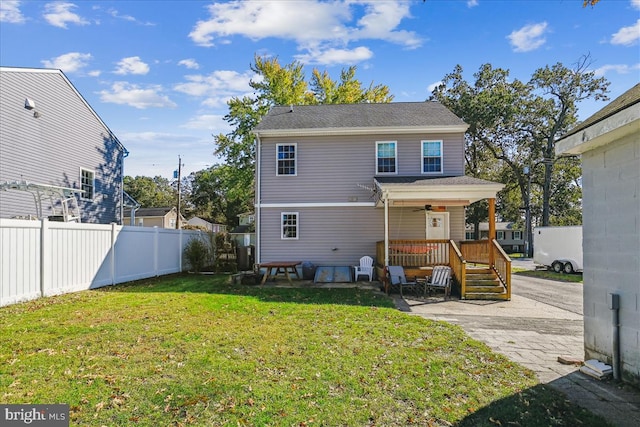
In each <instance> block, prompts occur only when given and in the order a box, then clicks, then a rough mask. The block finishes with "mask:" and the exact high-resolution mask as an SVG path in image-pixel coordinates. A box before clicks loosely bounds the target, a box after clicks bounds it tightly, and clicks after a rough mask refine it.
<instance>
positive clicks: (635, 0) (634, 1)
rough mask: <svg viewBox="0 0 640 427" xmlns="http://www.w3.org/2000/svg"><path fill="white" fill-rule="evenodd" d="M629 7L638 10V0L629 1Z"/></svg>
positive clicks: (639, 0) (639, 7)
mask: <svg viewBox="0 0 640 427" xmlns="http://www.w3.org/2000/svg"><path fill="white" fill-rule="evenodd" d="M631 6H632V7H633V8H634V9H640V0H631Z"/></svg>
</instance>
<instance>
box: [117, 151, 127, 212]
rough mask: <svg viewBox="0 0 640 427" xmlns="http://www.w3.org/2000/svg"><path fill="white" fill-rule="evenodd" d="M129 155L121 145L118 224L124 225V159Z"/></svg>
mask: <svg viewBox="0 0 640 427" xmlns="http://www.w3.org/2000/svg"><path fill="white" fill-rule="evenodd" d="M128 156H129V152H128V151H127V149H126V148H124V146H123V147H122V160H121V161H120V215H119V218H118V219H119V222H120V225H124V159H126V158H127V157H128Z"/></svg>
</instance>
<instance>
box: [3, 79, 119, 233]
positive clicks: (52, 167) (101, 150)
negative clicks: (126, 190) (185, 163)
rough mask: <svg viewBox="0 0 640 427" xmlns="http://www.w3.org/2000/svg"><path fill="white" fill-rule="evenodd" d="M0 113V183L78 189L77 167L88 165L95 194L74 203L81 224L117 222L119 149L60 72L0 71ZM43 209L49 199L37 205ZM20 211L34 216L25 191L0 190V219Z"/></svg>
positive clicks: (28, 194) (47, 208) (78, 174)
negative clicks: (29, 104) (30, 105)
mask: <svg viewBox="0 0 640 427" xmlns="http://www.w3.org/2000/svg"><path fill="white" fill-rule="evenodd" d="M25 98H30V99H32V100H34V101H35V105H36V108H35V110H31V111H29V110H27V109H25V108H24V102H25ZM34 111H37V112H38V114H39V115H40V117H38V118H35V117H34ZM0 112H1V114H0V182H5V181H22V180H25V181H28V182H32V183H39V184H50V185H56V186H62V187H74V188H80V186H81V184H80V169H81V168H84V169H88V170H91V171H93V172H94V174H95V187H94V193H95V195H94V199H93V201H84V200H80V202H79V206H80V208H81V211H82V222H92V223H110V222H119V221H120V209H119V206H120V194H121V182H122V176H121V168H120V165H121V162H122V159H123V150H122V147H121V146H120V145H119V144H118V143H117V141H115V140H114V138H113V136H111V135H110V132H109V130H108V129H107V128H105V126H104V125H103V124H102V123H101V122H100V121H99V120H98V119H97V117H96V116H95V115H94V113H93V112H92V111H91V109H90V108H88V107H87V105H86V104H85V103H84V102H83V100H82V99H81V98H79V97H78V94H77V93H76V91H75V90H74V89H73V88H72V87H71V86H69V83H68V82H67V80H66V79H65V78H64V77H63V75H62V74H60V73H56V72H50V71H42V70H40V71H11V70H3V71H1V72H0ZM47 202H48V200H47ZM47 212H51V209H50V203H46V204H44V203H43V214H44V215H45V216H46V215H47ZM25 215H36V209H35V203H34V199H33V196H32V195H31V194H30V193H26V192H21V191H15V190H11V191H3V192H0V217H2V218H11V217H14V216H25Z"/></svg>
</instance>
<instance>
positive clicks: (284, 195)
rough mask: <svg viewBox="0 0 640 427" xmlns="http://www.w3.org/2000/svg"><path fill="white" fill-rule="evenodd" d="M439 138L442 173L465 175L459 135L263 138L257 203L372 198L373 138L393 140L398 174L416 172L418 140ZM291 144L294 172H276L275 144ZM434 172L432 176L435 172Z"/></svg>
mask: <svg viewBox="0 0 640 427" xmlns="http://www.w3.org/2000/svg"><path fill="white" fill-rule="evenodd" d="M427 139H428V140H442V141H443V169H444V171H443V174H442V175H464V141H463V135H462V134H455V135H452V134H417V135H400V136H397V137H393V136H381V137H376V136H361V135H359V136H331V137H316V136H314V137H281V138H263V139H262V141H261V144H262V145H261V168H260V172H261V176H260V180H261V187H262V188H261V191H260V195H261V200H260V202H261V203H290V202H294V201H295V202H298V203H303V202H304V203H323V202H324V203H343V202H353V201H357V202H367V201H372V199H371V193H370V192H369V191H367V190H366V189H364V188H362V187H360V186H359V185H358V184H360V185H365V186H368V187H371V186H372V184H373V178H374V177H375V176H376V141H397V156H398V174H397V175H398V176H401V175H405V176H420V175H422V173H421V168H422V156H421V147H422V144H421V141H422V140H427ZM294 143H295V144H296V145H297V153H296V161H297V166H296V167H297V175H296V176H276V144H294ZM436 176H437V175H436Z"/></svg>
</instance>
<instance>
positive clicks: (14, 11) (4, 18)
mask: <svg viewBox="0 0 640 427" xmlns="http://www.w3.org/2000/svg"><path fill="white" fill-rule="evenodd" d="M0 22H8V23H10V24H22V23H24V22H25V19H24V16H23V15H22V12H20V2H19V1H12V0H3V1H2V2H0Z"/></svg>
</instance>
